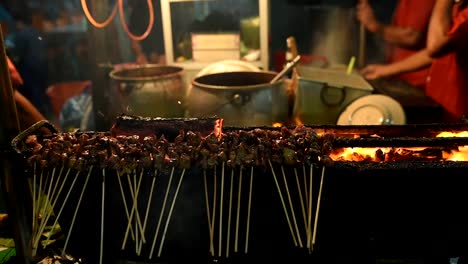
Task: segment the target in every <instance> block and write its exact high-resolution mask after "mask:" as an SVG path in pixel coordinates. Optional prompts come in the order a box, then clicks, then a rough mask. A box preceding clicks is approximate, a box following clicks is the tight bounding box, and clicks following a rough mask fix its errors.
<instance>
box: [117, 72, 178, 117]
mask: <svg viewBox="0 0 468 264" xmlns="http://www.w3.org/2000/svg"><path fill="white" fill-rule="evenodd" d="M110 77H111V79H112V80H113V84H114V86H115V88H116V89H117V90H118V91H119V92H120V94H121V97H122V105H123V106H124V109H126V110H127V111H128V112H129V113H131V114H134V115H141V116H152V117H183V116H184V115H185V99H186V94H187V88H186V85H185V81H184V70H183V69H182V68H180V67H174V66H161V65H152V64H146V65H142V66H137V67H131V68H123V69H119V70H114V71H112V72H111V73H110Z"/></svg>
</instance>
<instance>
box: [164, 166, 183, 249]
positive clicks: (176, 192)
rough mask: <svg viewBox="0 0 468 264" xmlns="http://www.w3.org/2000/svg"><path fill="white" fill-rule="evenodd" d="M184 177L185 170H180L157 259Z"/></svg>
mask: <svg viewBox="0 0 468 264" xmlns="http://www.w3.org/2000/svg"><path fill="white" fill-rule="evenodd" d="M184 175H185V169H183V170H182V175H181V176H180V179H179V184H178V185H177V189H176V191H175V194H174V198H173V199H172V204H171V208H170V209H169V214H168V216H167V220H166V225H165V226H164V232H163V235H162V238H161V244H160V245H159V250H158V257H161V252H162V249H163V246H164V241H165V238H166V233H167V228H168V226H169V221H171V216H172V211H173V210H174V205H175V203H176V201H177V195H178V194H179V189H180V186H181V185H182V180H183V179H184Z"/></svg>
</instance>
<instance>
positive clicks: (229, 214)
mask: <svg viewBox="0 0 468 264" xmlns="http://www.w3.org/2000/svg"><path fill="white" fill-rule="evenodd" d="M233 186H234V169H231V186H230V190H229V211H228V225H227V236H226V240H227V242H226V258H228V257H229V242H230V238H231V211H232V191H233Z"/></svg>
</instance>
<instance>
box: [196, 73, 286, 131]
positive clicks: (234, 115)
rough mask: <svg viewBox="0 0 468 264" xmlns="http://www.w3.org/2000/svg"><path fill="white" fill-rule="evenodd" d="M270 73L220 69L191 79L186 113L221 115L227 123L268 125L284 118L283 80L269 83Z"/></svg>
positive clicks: (284, 91) (235, 124)
mask: <svg viewBox="0 0 468 264" xmlns="http://www.w3.org/2000/svg"><path fill="white" fill-rule="evenodd" d="M274 76H275V73H274V72H223V73H215V74H208V75H204V76H200V77H197V78H195V79H194V80H193V81H192V87H191V89H190V91H189V96H188V115H189V116H191V117H204V116H213V115H216V116H218V117H221V118H224V123H225V125H227V126H267V125H268V126H271V125H272V124H273V123H276V122H280V123H284V122H286V121H287V117H288V97H287V93H286V89H285V85H284V82H283V81H282V80H281V81H278V82H276V83H275V84H270V80H272V79H273V77H274Z"/></svg>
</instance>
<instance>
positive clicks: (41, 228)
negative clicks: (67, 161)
mask: <svg viewBox="0 0 468 264" xmlns="http://www.w3.org/2000/svg"><path fill="white" fill-rule="evenodd" d="M64 167H65V166H64V165H62V167H61V168H60V171H59V174H58V176H57V180H56V181H55V185H54V188H53V190H52V193H51V195H50V196H49V198H48V199H47V201H48V203H47V204H46V205H47V206H48V210H47V211H46V214H45V216H44V221H43V222H41V225H40V226H39V234H42V232H44V229H45V227H46V226H47V223H48V222H49V219H50V217H51V216H52V214H53V212H54V208H55V204H56V203H57V200H58V198H59V197H60V193H61V192H62V188H63V185H64V182H62V185H61V186H60V188H59V190H58V191H57V187H58V186H59V183H60V179H61V178H62V173H63V170H64ZM69 172H70V169H68V170H67V174H66V175H65V177H67V176H68V173H69ZM53 174H54V173H52V179H51V182H50V184H51V186H52V184H53V182H54V177H53ZM55 195H57V196H55ZM40 237H41V235H39V239H38V243H39V240H40ZM37 246H39V244H38V245H37ZM46 246H47V244H45V245H43V248H45V247H46Z"/></svg>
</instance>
